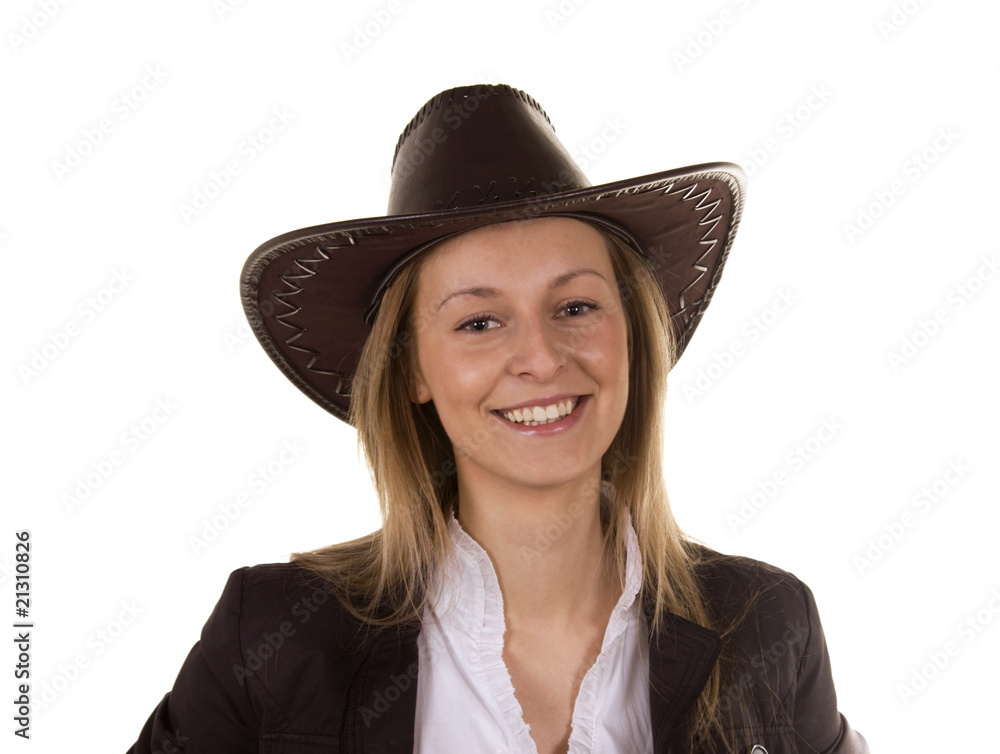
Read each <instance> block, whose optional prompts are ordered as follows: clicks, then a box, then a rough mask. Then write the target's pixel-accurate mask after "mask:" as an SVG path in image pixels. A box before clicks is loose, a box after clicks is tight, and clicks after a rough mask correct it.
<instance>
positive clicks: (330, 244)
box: [240, 162, 746, 421]
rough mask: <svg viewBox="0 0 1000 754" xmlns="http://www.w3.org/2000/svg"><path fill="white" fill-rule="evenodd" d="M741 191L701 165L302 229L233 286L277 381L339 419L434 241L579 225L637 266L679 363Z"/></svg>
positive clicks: (256, 257) (724, 251) (721, 167)
mask: <svg viewBox="0 0 1000 754" xmlns="http://www.w3.org/2000/svg"><path fill="white" fill-rule="evenodd" d="M745 183H746V176H745V174H744V172H743V170H742V168H740V167H739V166H738V165H735V164H732V163H726V162H717V163H706V164H702V165H694V166H690V167H686V168H679V169H676V170H669V171H665V172H661V173H654V174H651V175H646V176H641V177H639V178H633V179H629V180H623V181H617V182H614V183H606V184H602V185H600V186H591V187H588V188H583V189H576V190H573V191H566V192H562V193H558V194H549V195H539V196H528V197H524V198H522V199H518V200H516V201H511V202H504V203H495V204H490V205H489V206H478V207H473V208H466V209H460V210H443V211H437V212H426V213H421V214H414V215H400V216H386V217H374V218H366V219H360V220H349V221H344V222H336V223H330V224H327V225H317V226H313V227H309V228H303V229H301V230H296V231H292V232H290V233H285V234H283V235H280V236H277V237H276V238H273V239H271V240H270V241H268V242H266V243H264V244H262V245H261V246H260V247H258V248H257V249H256V250H255V251H254V252H253V254H251V255H250V257H249V258H248V259H247V262H246V264H245V265H244V267H243V273H242V275H241V278H240V292H241V296H242V300H243V307H244V310H245V312H246V315H247V319H248V320H249V323H250V327H251V329H252V330H253V333H254V335H255V336H256V337H257V339H258V340H259V341H260V343H261V345H262V346H263V348H264V350H265V352H266V353H267V354H268V356H270V357H271V359H272V360H273V361H274V362H275V364H277V366H278V368H279V369H281V371H282V372H283V373H284V374H285V376H286V377H288V379H289V380H291V381H292V382H293V383H294V384H295V385H296V386H297V387H298V388H299V389H300V390H301V391H302V392H304V393H305V394H306V395H308V396H309V397H310V398H312V400H314V401H315V402H316V403H318V404H319V405H320V406H322V407H323V408H324V409H326V410H327V411H329V412H330V413H332V414H333V415H334V416H336V417H337V418H339V419H342V420H344V421H347V418H348V410H349V407H350V387H351V380H352V378H353V375H354V373H355V369H356V367H357V363H358V358H359V356H360V354H361V349H362V347H363V345H364V343H365V340H366V339H367V338H368V335H369V334H370V332H371V321H372V320H373V318H374V314H375V312H376V310H377V307H378V305H379V303H380V301H381V296H382V293H383V292H384V290H385V288H386V287H387V286H388V285H389V284H390V283H391V281H392V279H393V278H394V277H395V275H396V273H397V272H398V271H399V269H401V268H402V267H403V266H405V264H406V263H408V262H409V261H410V260H411V259H413V258H415V256H417V255H419V254H420V253H421V252H422V251H423V250H425V249H427V248H428V247H430V246H432V245H434V244H435V243H437V242H438V241H440V240H442V239H444V238H446V237H449V236H452V235H456V234H458V233H463V232H465V231H468V230H472V229H473V228H477V227H479V226H482V225H488V224H492V223H497V222H504V221H508V220H518V219H527V218H532V217H545V216H551V215H569V216H579V217H580V218H581V219H586V220H588V221H591V222H596V223H598V224H604V225H606V226H607V227H608V228H609V229H611V230H612V231H613V232H616V233H619V234H620V235H624V236H625V240H627V241H628V242H629V243H630V245H632V246H633V247H635V248H636V249H637V250H638V251H639V252H640V253H641V254H642V255H643V256H644V257H645V258H646V259H647V261H648V262H649V264H650V266H651V269H652V271H653V273H654V276H655V277H656V278H657V280H658V281H659V283H660V286H661V288H662V289H663V293H664V296H665V298H666V301H667V305H668V307H669V310H670V313H671V317H672V321H673V325H674V334H675V336H676V343H677V351H676V353H677V355H678V356H679V355H680V354H681V352H682V351H683V350H684V348H685V346H686V345H687V344H688V342H689V341H690V339H691V335H692V334H693V333H694V330H695V328H696V327H697V325H698V322H699V321H700V320H701V317H702V316H703V314H704V312H705V309H706V307H707V306H708V304H709V302H710V300H711V298H712V294H713V293H714V291H715V288H716V286H717V284H718V281H719V277H720V275H721V273H722V268H723V265H724V264H725V261H726V257H727V256H728V254H729V249H730V247H731V246H732V242H733V238H734V236H735V233H736V228H737V226H738V224H739V221H740V217H741V215H742V210H743V201H744V194H745ZM332 323H336V325H335V326H333V325H332Z"/></svg>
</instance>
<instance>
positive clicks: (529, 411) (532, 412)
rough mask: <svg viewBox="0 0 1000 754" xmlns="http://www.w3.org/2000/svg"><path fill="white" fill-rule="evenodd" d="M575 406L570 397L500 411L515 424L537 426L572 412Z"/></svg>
mask: <svg viewBox="0 0 1000 754" xmlns="http://www.w3.org/2000/svg"><path fill="white" fill-rule="evenodd" d="M574 408H576V401H575V400H573V399H572V398H567V399H566V400H562V401H559V402H558V403H552V404H550V405H548V406H526V407H524V408H515V409H514V410H513V411H502V412H501V413H502V414H503V416H504V418H506V419H507V421H511V422H514V423H516V424H524V425H525V426H528V427H537V426H538V425H540V424H551V423H552V422H554V421H558V420H559V419H561V418H563V417H564V416H568V415H569V414H571V413H573V409H574Z"/></svg>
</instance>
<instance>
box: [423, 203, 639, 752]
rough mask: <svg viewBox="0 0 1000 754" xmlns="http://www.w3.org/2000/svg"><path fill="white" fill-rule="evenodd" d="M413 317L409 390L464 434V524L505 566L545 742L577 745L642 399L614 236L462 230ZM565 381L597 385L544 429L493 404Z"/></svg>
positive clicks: (510, 625) (583, 230) (545, 222)
mask: <svg viewBox="0 0 1000 754" xmlns="http://www.w3.org/2000/svg"><path fill="white" fill-rule="evenodd" d="M414 317H415V321H416V323H417V327H416V330H417V337H416V350H417V359H416V364H415V367H414V374H413V375H412V376H411V384H410V397H411V400H414V401H416V402H420V403H425V402H427V401H434V403H435V408H436V409H437V412H438V415H439V417H440V418H441V422H442V425H443V426H444V429H445V431H446V432H447V433H448V436H449V438H450V439H451V440H452V444H453V446H454V448H455V463H456V468H457V479H458V488H459V513H458V519H459V523H460V524H461V525H462V528H463V529H464V530H465V531H466V532H467V533H468V534H469V535H470V536H471V537H472V538H473V539H474V540H476V541H477V542H478V543H479V544H480V546H482V547H483V549H484V550H485V551H486V552H487V554H489V556H490V559H491V560H492V562H493V565H494V568H495V570H496V572H497V577H498V580H499V583H500V588H501V591H502V593H503V599H504V617H505V620H506V628H507V631H506V634H505V636H504V659H505V661H506V664H507V668H508V670H509V672H510V675H511V680H512V682H513V685H514V691H515V695H516V696H517V699H518V701H519V703H520V704H521V709H522V712H523V715H524V719H525V722H527V723H528V724H529V726H530V727H531V735H532V738H533V739H534V740H535V742H536V745H537V746H538V750H539V752H543V753H545V754H547V753H548V752H565V751H567V747H568V744H567V742H568V739H569V735H570V730H571V729H570V720H571V717H572V711H573V703H574V701H575V699H576V695H577V692H578V691H579V686H580V682H581V681H582V679H583V676H584V674H585V673H586V671H587V670H588V669H589V668H590V667H591V665H592V664H593V662H594V660H595V659H596V658H597V656H598V654H599V652H600V648H601V644H602V641H603V637H604V632H605V630H606V628H607V624H608V619H609V618H610V614H611V611H612V609H613V607H614V605H615V603H616V602H617V599H618V597H619V596H620V594H621V590H622V583H621V574H620V573H619V570H620V569H619V568H616V567H611V568H608V567H606V564H605V563H604V562H603V554H602V553H603V548H602V545H601V534H602V531H601V523H600V517H599V489H600V488H599V484H600V473H601V457H602V455H603V454H604V452H605V451H606V450H607V448H608V446H609V445H610V444H611V441H612V440H613V438H614V436H615V434H616V433H617V431H618V428H619V427H620V425H621V422H622V418H623V416H624V413H625V406H626V402H627V400H628V353H627V334H626V321H625V315H624V312H623V310H622V306H621V299H620V297H619V295H618V289H617V285H616V282H615V277H614V271H613V268H612V266H611V260H610V257H609V255H608V252H607V249H606V247H605V244H604V240H603V238H602V237H601V235H600V234H599V233H598V232H597V231H596V230H594V229H593V228H592V227H591V226H589V225H588V224H586V223H584V222H581V221H578V220H573V219H570V218H542V219H535V220H530V221H525V222H516V223H501V224H496V225H491V226H487V227H484V228H480V229H477V230H474V231H470V232H468V233H465V234H462V235H460V236H456V237H455V238H452V239H449V240H448V241H446V242H445V243H443V244H442V245H441V246H440V247H439V248H438V249H437V250H435V251H434V252H433V253H432V255H431V256H430V257H429V258H428V259H427V260H426V262H425V264H424V266H423V268H422V269H421V272H420V275H419V278H418V281H417V295H416V300H415V306H414ZM557 395H570V396H587V397H586V398H585V401H584V403H583V404H581V405H580V406H579V407H578V408H577V409H576V412H579V414H578V415H577V416H576V417H573V419H574V420H573V423H572V424H571V425H570V426H568V428H567V429H566V430H565V431H562V432H559V433H555V434H549V435H546V436H532V435H530V434H526V433H523V432H519V431H516V430H514V429H512V427H511V426H510V424H509V422H507V420H506V419H504V418H502V417H500V416H498V415H497V414H495V413H494V411H495V410H498V409H504V408H509V407H512V406H519V405H521V404H523V403H525V402H531V403H535V402H538V401H537V399H541V398H546V397H550V396H557ZM542 403H544V401H542ZM576 412H574V413H576ZM554 521H562V522H563V525H562V526H560V527H559V528H560V533H559V534H558V536H556V537H555V538H553V537H552V536H551V534H546V527H548V531H549V532H552V531H553V529H552V526H551V525H552V524H553V522H554ZM567 521H568V522H569V523H568V524H567V523H566V522H567ZM539 542H541V543H543V545H544V547H539Z"/></svg>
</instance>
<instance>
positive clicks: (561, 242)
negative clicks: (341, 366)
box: [417, 217, 614, 296]
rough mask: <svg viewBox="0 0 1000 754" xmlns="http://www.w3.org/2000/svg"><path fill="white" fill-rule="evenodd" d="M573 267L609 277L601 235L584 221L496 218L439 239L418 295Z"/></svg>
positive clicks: (543, 276) (526, 280)
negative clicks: (489, 222) (499, 221)
mask: <svg viewBox="0 0 1000 754" xmlns="http://www.w3.org/2000/svg"><path fill="white" fill-rule="evenodd" d="M576 267H591V268H594V269H597V270H598V271H600V272H602V273H604V274H605V277H606V279H607V280H609V281H610V280H613V279H614V275H613V271H612V266H611V257H610V255H609V254H608V249H607V244H606V242H605V239H604V236H603V235H602V234H601V233H600V232H599V231H598V230H597V229H596V228H594V226H592V225H590V224H589V223H586V222H583V221H582V220H575V219H573V218H569V217H544V218H537V219H532V220H521V221H515V222H504V223H496V224H494V225H487V226H484V227H482V228H477V229H475V230H471V231H469V232H467V233H463V234H461V235H459V236H455V237H453V238H449V239H448V240H446V241H443V242H442V243H441V244H440V245H439V246H438V247H437V248H436V249H434V250H433V251H431V252H429V254H428V256H427V257H426V258H425V259H424V260H423V261H422V263H421V269H420V275H419V277H418V285H417V290H418V296H420V295H421V293H423V294H427V293H431V292H432V290H431V289H437V288H441V287H446V286H453V285H467V284H472V283H478V284H500V283H503V282H504V281H508V282H512V281H519V282H520V283H521V284H524V285H528V284H530V282H531V281H532V280H537V281H548V280H549V279H551V278H552V277H555V276H558V275H562V274H565V273H566V272H567V270H569V269H572V268H576Z"/></svg>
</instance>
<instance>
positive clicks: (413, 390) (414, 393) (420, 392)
mask: <svg viewBox="0 0 1000 754" xmlns="http://www.w3.org/2000/svg"><path fill="white" fill-rule="evenodd" d="M408 389H409V394H410V402H411V403H427V402H428V401H430V399H431V391H430V388H428V387H427V383H426V382H425V381H424V376H423V374H421V372H420V367H418V366H414V367H413V368H412V370H411V371H410V384H409V385H408Z"/></svg>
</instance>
